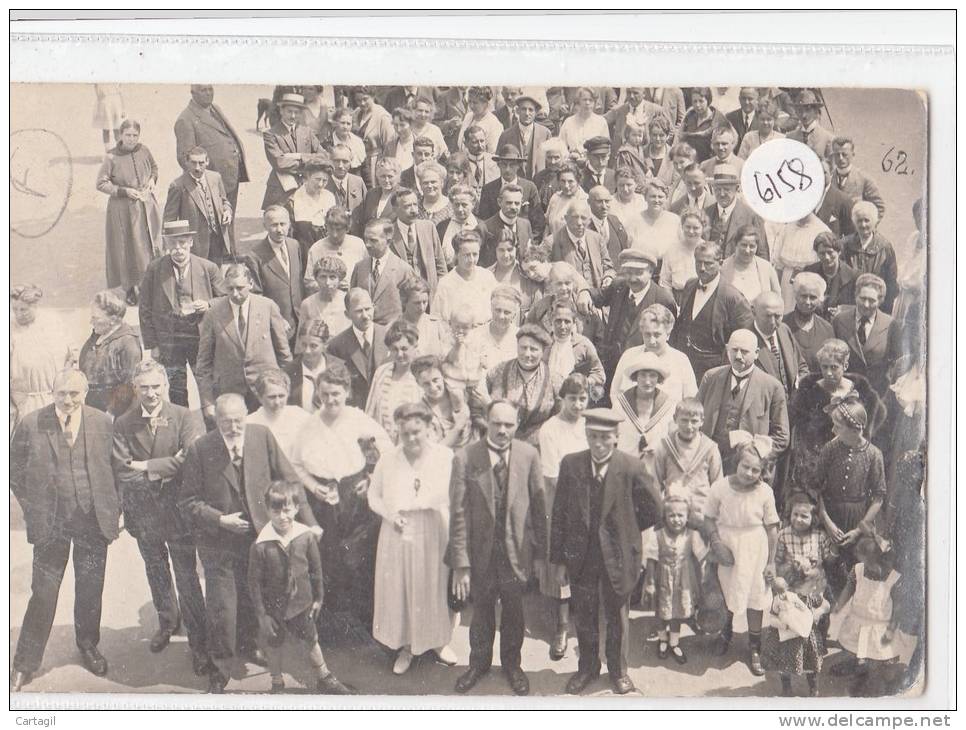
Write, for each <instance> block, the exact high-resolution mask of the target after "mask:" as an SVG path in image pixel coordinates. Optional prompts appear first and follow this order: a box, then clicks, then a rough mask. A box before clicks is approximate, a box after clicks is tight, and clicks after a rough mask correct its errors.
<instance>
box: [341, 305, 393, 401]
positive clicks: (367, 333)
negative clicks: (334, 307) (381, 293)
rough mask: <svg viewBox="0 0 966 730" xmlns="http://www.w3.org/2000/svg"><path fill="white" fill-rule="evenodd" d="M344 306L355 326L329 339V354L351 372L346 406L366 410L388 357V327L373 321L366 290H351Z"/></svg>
mask: <svg viewBox="0 0 966 730" xmlns="http://www.w3.org/2000/svg"><path fill="white" fill-rule="evenodd" d="M345 306H346V316H347V317H348V318H349V321H350V322H352V325H351V326H350V327H348V328H347V329H346V330H344V331H343V332H340V333H339V334H337V335H335V336H334V337H333V338H332V339H331V340H329V343H328V345H327V346H326V353H327V354H328V355H329V356H331V357H332V358H336V359H338V360H341V361H342V363H343V364H344V365H345V368H346V370H348V371H349V376H350V378H351V387H350V391H349V398H348V399H347V400H346V403H348V404H349V405H350V406H355V407H356V408H365V407H366V399H367V398H368V397H369V386H370V385H371V384H372V375H373V373H375V371H376V367H378V366H379V365H381V364H382V363H383V362H385V361H386V359H387V356H388V352H387V348H386V343H385V337H386V327H385V326H383V325H381V324H377V323H376V322H374V321H373V318H372V317H373V308H372V299H371V298H370V297H369V292H368V291H366V290H365V289H355V288H354V289H350V290H349V293H348V294H346V298H345Z"/></svg>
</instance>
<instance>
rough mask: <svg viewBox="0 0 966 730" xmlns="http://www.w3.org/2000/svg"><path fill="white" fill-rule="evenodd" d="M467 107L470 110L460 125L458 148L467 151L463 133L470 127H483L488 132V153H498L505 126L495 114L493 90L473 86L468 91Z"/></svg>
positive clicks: (486, 87) (487, 87)
mask: <svg viewBox="0 0 966 730" xmlns="http://www.w3.org/2000/svg"><path fill="white" fill-rule="evenodd" d="M466 100H467V106H469V108H470V110H469V111H468V112H466V116H465V117H463V123H462V124H460V129H459V135H458V136H457V139H458V140H459V143H458V148H459V149H461V150H463V151H464V152H465V151H466V142H465V141H464V140H463V133H464V132H465V131H466V130H467V129H469V128H470V127H482V128H483V131H484V132H486V151H487V152H489V153H490V154H493V153H494V152H496V147H497V144H498V143H499V141H500V135H501V134H503V125H502V124H500V120H499V119H497V118H496V115H495V114H494V113H493V105H492V101H493V89H491V88H490V87H489V86H471V87H470V88H469V89H467V90H466Z"/></svg>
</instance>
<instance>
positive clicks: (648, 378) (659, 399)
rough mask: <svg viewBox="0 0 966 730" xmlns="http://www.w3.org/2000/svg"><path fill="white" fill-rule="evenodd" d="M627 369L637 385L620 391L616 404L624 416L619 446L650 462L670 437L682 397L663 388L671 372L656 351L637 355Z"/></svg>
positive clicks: (618, 430)
mask: <svg viewBox="0 0 966 730" xmlns="http://www.w3.org/2000/svg"><path fill="white" fill-rule="evenodd" d="M626 372H627V376H628V377H629V378H630V379H631V380H632V381H634V382H635V383H636V385H635V386H634V387H633V388H628V389H627V390H625V391H623V392H621V393H618V394H617V400H616V402H615V403H614V406H615V407H616V408H617V409H618V410H619V411H620V412H621V413H622V414H623V415H624V420H623V421H622V422H621V423H620V425H619V426H618V428H617V448H618V449H620V450H621V451H626V452H627V453H628V454H633V455H635V456H639V457H640V458H641V459H642V460H644V461H645V462H646V461H647V460H648V457H649V456H650V455H651V454H653V452H654V447H655V446H657V444H658V442H659V441H660V440H661V439H663V438H664V437H665V436H667V433H668V427H669V426H670V424H671V423H673V422H674V407H675V406H676V405H677V404H678V400H679V399H678V398H676V397H672V396H671V395H670V394H669V393H665V392H664V391H663V390H661V388H660V387H659V386H660V384H661V383H662V382H664V380H666V379H667V376H668V375H669V374H670V371H669V370H668V367H667V365H666V364H664V362H662V361H661V359H660V358H659V357H658V356H657V355H655V354H654V353H653V352H642V353H640V354H639V355H637V356H636V357H635V358H634V359H633V360H632V361H631V362H630V363H628V367H627V371H626Z"/></svg>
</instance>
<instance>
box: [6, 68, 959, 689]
mask: <svg viewBox="0 0 966 730" xmlns="http://www.w3.org/2000/svg"><path fill="white" fill-rule="evenodd" d="M318 70H319V71H321V70H323V67H322V66H321V65H320V66H319V67H318ZM197 73H198V78H197V79H196V81H197V82H198V83H191V84H188V83H182V84H162V83H138V84H134V83H106V82H104V83H102V82H98V83H57V84H55V83H12V84H11V86H10V123H11V129H10V236H9V257H10V282H9V284H10V426H11V429H10V446H9V453H10V460H9V473H10V492H11V494H10V534H9V545H10V547H9V569H10V574H9V590H10V594H9V604H10V627H9V632H10V633H9V646H10V667H9V672H10V680H9V681H10V685H9V688H10V691H11V696H12V697H16V696H17V695H18V694H21V693H22V694H23V695H27V694H28V693H48V694H54V695H56V694H59V693H74V694H84V693H99V694H109V695H121V694H126V693H137V694H150V695H169V694H180V695H191V694H196V695H202V694H206V693H210V694H219V695H221V694H227V695H243V696H257V695H262V694H269V693H271V694H273V695H282V696H284V695H286V694H290V695H292V696H293V698H295V697H299V696H304V695H326V696H378V695H393V696H415V697H421V696H431V695H450V696H467V697H472V696H490V697H493V696H503V697H504V698H506V699H509V698H511V697H513V696H532V697H555V696H556V697H564V696H575V697H576V696H582V697H584V698H587V699H589V700H591V702H592V700H593V699H596V698H599V697H610V698H613V697H614V696H628V697H637V698H642V697H643V698H684V697H686V698H713V697H717V698H722V697H726V698H785V697H797V698H825V699H828V698H840V697H852V698H885V697H888V698H893V697H916V696H918V695H920V694H921V693H922V692H923V691H924V688H925V686H926V683H927V681H928V679H929V678H928V677H927V675H926V671H925V665H926V658H927V656H928V652H929V647H927V645H926V621H925V615H926V605H927V595H928V591H927V586H926V562H927V556H926V516H927V511H926V459H927V438H926V436H927V429H926V414H927V410H926V409H927V398H926V394H927V375H926V364H927V345H928V344H929V343H927V336H926V332H927V327H926V324H927V316H928V315H927V286H926V279H927V251H928V250H929V247H928V246H927V235H926V234H927V228H928V226H927V222H928V220H929V205H928V196H927V193H928V191H927V185H926V183H927V179H928V173H929V170H928V164H929V159H928V154H927V148H928V131H927V130H928V126H927V125H928V120H929V115H930V105H929V98H928V95H927V94H925V93H923V92H921V91H917V90H915V89H912V88H875V87H863V88H859V87H858V86H834V85H829V86H823V87H778V86H775V87H760V86H742V85H741V78H735V79H734V85H732V86H728V87H699V86H686V87H654V86H638V87H631V86H616V87H611V86H572V87H571V86H567V87H564V86H516V85H512V84H503V83H494V84H493V85H465V86H442V85H440V86H420V85H417V86H386V85H368V86H367V85H345V86H339V85H331V84H330V85H314V84H308V83H295V84H287V83H278V84H274V85H273V84H257V85H254V84H217V83H216V84H212V83H208V82H207V80H206V79H205V78H204V75H205V68H204V67H199V68H198V69H197ZM333 73H334V72H333V71H332V70H331V69H329V70H328V71H327V74H324V75H326V76H327V77H331V76H332V75H333ZM437 73H438V74H439V78H446V74H445V73H444V72H442V71H440V70H437ZM647 75H648V74H647V70H646V69H644V68H642V69H641V72H640V76H641V77H642V79H646V78H647ZM298 77H299V78H307V79H308V80H312V77H313V74H312V69H304V70H303V72H302V73H301V74H299V75H298ZM712 77H713V78H714V79H715V80H720V78H721V77H722V73H720V72H718V71H717V70H715V69H713V68H711V67H709V68H708V78H709V79H710V78H712ZM687 78H688V80H689V81H691V82H692V83H693V82H694V81H696V80H698V79H694V78H693V77H691V76H688V77H687ZM372 79H373V84H376V83H378V81H380V80H384V79H380V77H379V74H378V73H377V69H373V72H372ZM285 80H286V79H285V78H281V79H279V81H285ZM494 81H496V82H499V81H500V79H499V78H496V79H494ZM782 149H790V150H800V154H798V155H797V156H794V157H792V156H789V157H788V158H787V161H786V162H784V163H783V165H782V166H781V167H779V168H778V169H777V170H776V169H774V168H771V169H766V168H765V167H762V168H761V170H760V174H759V171H758V168H757V167H755V169H751V167H754V166H755V165H756V164H757V163H756V159H758V160H760V159H764V157H765V153H766V152H767V151H768V150H782ZM933 153H934V154H935V150H934V151H933ZM756 155H757V157H756ZM789 155H791V153H789ZM749 166H751V167H749ZM749 181H752V182H749ZM806 190H807V193H808V195H810V196H811V197H810V198H809V202H808V203H807V205H806V206H805V207H803V208H801V207H800V208H799V209H798V212H796V213H795V214H794V217H793V218H791V217H790V215H791V214H788V215H784V216H782V215H771V213H770V208H769V205H772V203H773V206H772V207H776V209H777V206H779V205H783V206H785V207H784V208H782V209H781V210H783V211H786V212H787V211H789V210H793V207H794V206H793V203H794V201H793V198H794V199H800V198H801V196H802V195H804V194H805V192H806ZM796 196H798V197H797V198H796ZM779 198H781V200H779ZM947 316H948V315H947ZM934 397H937V396H935V395H934ZM938 397H947V396H945V395H943V396H938ZM934 508H935V507H934ZM939 508H942V506H941V505H940V507H939ZM933 557H937V558H939V559H948V556H946V557H945V558H942V556H930V559H933ZM591 706H592V705H591Z"/></svg>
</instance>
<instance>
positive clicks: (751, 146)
mask: <svg viewBox="0 0 966 730" xmlns="http://www.w3.org/2000/svg"><path fill="white" fill-rule="evenodd" d="M755 118H756V119H757V120H758V129H752V130H750V131H748V132H745V136H744V137H742V138H741V146H740V147H739V148H738V157H740V158H741V159H743V160H747V159H748V156H749V155H750V154H751V153H752V152H754V151H755V150H756V149H758V148H759V147H761V146H762V145H763V144H765V142H771V141H772V140H773V139H781V138H783V137H784V136H785V135H784V134H782V133H781V132H776V131H775V120H776V119H777V118H778V107H777V106H776V105H775V103H774V102H772V101H770V100H769V101H763V102H762V103H761V104H759V105H758V111H757V112H755Z"/></svg>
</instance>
